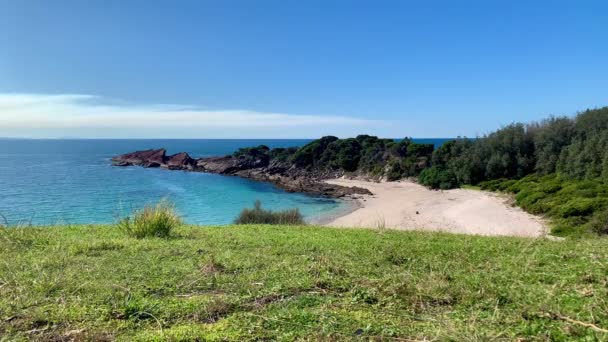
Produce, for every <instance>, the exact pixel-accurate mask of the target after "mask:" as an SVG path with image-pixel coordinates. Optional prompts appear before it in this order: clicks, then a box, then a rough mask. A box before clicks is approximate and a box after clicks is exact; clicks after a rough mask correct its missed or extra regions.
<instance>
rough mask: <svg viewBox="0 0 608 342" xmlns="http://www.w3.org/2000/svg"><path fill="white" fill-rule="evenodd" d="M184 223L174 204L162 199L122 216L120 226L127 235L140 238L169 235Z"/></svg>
mask: <svg viewBox="0 0 608 342" xmlns="http://www.w3.org/2000/svg"><path fill="white" fill-rule="evenodd" d="M181 224H182V220H181V218H180V217H179V215H178V214H177V212H176V211H175V208H174V206H173V204H171V203H169V202H168V201H164V200H163V201H160V202H158V203H157V204H154V205H152V204H149V205H146V206H145V207H143V208H142V209H139V210H136V211H135V212H133V213H132V214H131V215H129V216H127V217H124V218H122V219H121V220H120V221H119V222H118V227H119V228H120V229H121V230H122V231H124V232H125V233H126V234H127V235H129V236H131V237H135V238H138V239H143V238H145V237H169V235H170V234H171V231H172V230H173V229H174V228H175V227H177V226H179V225H181Z"/></svg>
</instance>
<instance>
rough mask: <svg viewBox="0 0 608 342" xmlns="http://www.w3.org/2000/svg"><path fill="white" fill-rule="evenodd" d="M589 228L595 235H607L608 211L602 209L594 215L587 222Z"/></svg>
mask: <svg viewBox="0 0 608 342" xmlns="http://www.w3.org/2000/svg"><path fill="white" fill-rule="evenodd" d="M589 228H590V230H591V231H592V232H594V233H597V234H608V210H606V209H604V210H601V211H598V212H596V213H594V215H593V216H592V217H591V220H590V221H589Z"/></svg>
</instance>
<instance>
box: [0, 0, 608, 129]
mask: <svg viewBox="0 0 608 342" xmlns="http://www.w3.org/2000/svg"><path fill="white" fill-rule="evenodd" d="M606 80H608V1H605V0H601V1H585V0H579V1H529V0H528V1H516V0H511V1H499V0H496V1H487V0H484V1H467V0H462V1H433V0H428V1H406V0H402V1H380V0H379V1H372V0H369V1H357V0H348V1H336V0H322V1H317V0H311V1H294V0H277V1H269V0H258V1H248V0H243V1H234V0H222V1H219V0H216V1H203V0H201V1H198V0H196V1H195V0H193V1H186V0H174V1H169V0H166V1H165V0H156V1H147V0H129V1H122V0H105V1H95V0H89V1H68V0H55V1H46V0H38V1H34V0H0V137H26V138H61V137H70V138H317V137H320V136H322V135H327V134H332V135H337V136H340V137H347V136H354V135H356V134H362V133H366V134H374V135H379V136H382V137H393V138H399V137H405V136H411V137H417V138H437V137H456V136H468V137H474V136H479V135H483V134H485V133H488V132H490V131H492V130H494V129H496V128H499V127H501V126H503V125H507V124H509V123H512V122H528V121H533V120H539V119H542V118H545V117H547V116H549V115H574V114H576V113H577V112H578V111H581V110H585V109H587V108H596V107H602V106H606V105H608V82H607V81H606Z"/></svg>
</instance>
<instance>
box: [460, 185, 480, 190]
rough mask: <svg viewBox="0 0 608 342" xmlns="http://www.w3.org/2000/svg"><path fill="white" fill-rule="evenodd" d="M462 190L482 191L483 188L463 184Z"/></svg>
mask: <svg viewBox="0 0 608 342" xmlns="http://www.w3.org/2000/svg"><path fill="white" fill-rule="evenodd" d="M460 188H461V189H467V190H481V187H480V186H478V185H470V184H463V185H461V186H460Z"/></svg>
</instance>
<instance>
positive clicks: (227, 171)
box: [112, 148, 372, 198]
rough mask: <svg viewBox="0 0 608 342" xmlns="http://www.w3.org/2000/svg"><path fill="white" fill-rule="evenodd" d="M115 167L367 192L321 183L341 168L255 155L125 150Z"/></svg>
mask: <svg viewBox="0 0 608 342" xmlns="http://www.w3.org/2000/svg"><path fill="white" fill-rule="evenodd" d="M112 164H113V165H115V166H141V167H146V168H155V167H159V168H165V169H169V170H183V171H193V172H208V173H215V174H220V175H227V176H238V177H243V178H248V179H252V180H256V181H263V182H270V183H273V184H274V185H275V186H277V187H278V188H281V189H283V190H286V191H288V192H301V193H308V194H312V195H321V196H327V197H332V198H341V197H357V196H358V195H371V194H372V193H371V192H370V191H369V190H368V189H365V188H362V187H357V186H342V185H337V184H328V183H325V182H324V180H326V179H333V178H338V177H341V176H343V175H344V174H343V172H341V171H320V170H314V169H310V168H303V167H299V166H297V165H296V164H295V163H292V162H289V161H287V160H279V159H273V158H269V157H268V155H266V154H259V155H255V154H253V155H251V154H248V155H239V156H236V155H228V156H223V157H208V158H199V159H194V158H192V157H190V156H189V155H188V153H185V152H181V153H177V154H174V155H167V151H166V150H165V149H164V148H161V149H152V150H145V151H136V152H132V153H126V154H123V155H119V156H116V157H114V158H112Z"/></svg>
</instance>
